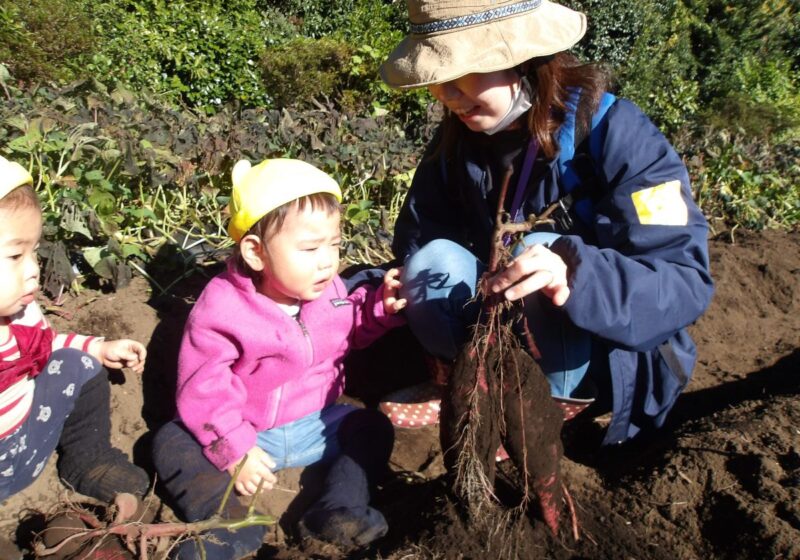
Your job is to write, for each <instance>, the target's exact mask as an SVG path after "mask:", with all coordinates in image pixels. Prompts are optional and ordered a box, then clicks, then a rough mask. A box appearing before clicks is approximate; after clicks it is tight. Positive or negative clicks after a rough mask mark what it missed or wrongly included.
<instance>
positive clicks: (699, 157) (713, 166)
mask: <svg viewBox="0 0 800 560" xmlns="http://www.w3.org/2000/svg"><path fill="white" fill-rule="evenodd" d="M683 132H684V133H683V134H678V135H677V136H676V140H675V147H676V149H678V151H679V152H681V153H682V154H684V157H685V159H686V162H687V167H688V169H689V174H690V175H691V178H692V184H693V186H694V191H695V196H696V197H697V200H698V203H699V204H700V206H701V208H702V209H703V212H704V213H705V214H706V216H708V217H709V218H710V219H711V221H712V223H715V222H716V223H722V224H723V225H724V227H726V228H734V227H739V226H741V227H746V228H750V229H756V230H758V229H762V228H768V227H784V228H791V227H797V225H798V224H800V144H798V143H797V142H796V141H792V140H788V141H784V142H771V141H769V140H767V139H765V138H759V137H757V136H753V135H750V134H747V133H744V132H742V131H739V132H733V133H732V132H730V129H729V127H728V126H726V127H724V128H716V127H713V126H704V127H702V128H699V129H697V130H696V131H694V132H688V131H686V130H685V131H683Z"/></svg>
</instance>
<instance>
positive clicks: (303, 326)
mask: <svg viewBox="0 0 800 560" xmlns="http://www.w3.org/2000/svg"><path fill="white" fill-rule="evenodd" d="M296 320H297V324H298V325H300V330H302V331H303V338H305V339H306V346H307V347H308V353H309V356H310V360H309V362H308V365H309V366H310V365H312V364H313V363H314V346H313V345H312V344H311V335H309V334H308V329H307V328H306V324H305V323H304V322H303V320H302V319H301V318H300V314H299V313H298V314H297V318H296Z"/></svg>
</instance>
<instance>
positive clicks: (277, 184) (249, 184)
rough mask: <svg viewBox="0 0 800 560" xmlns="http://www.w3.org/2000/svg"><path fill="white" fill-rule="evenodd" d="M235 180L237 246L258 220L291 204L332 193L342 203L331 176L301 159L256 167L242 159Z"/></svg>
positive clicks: (230, 225)
mask: <svg viewBox="0 0 800 560" xmlns="http://www.w3.org/2000/svg"><path fill="white" fill-rule="evenodd" d="M232 179H233V193H232V194H231V201H230V204H229V205H228V208H229V209H230V213H231V221H230V223H228V234H229V235H230V236H231V237H232V238H233V240H234V241H236V242H237V243H238V242H239V240H241V239H242V237H244V235H245V233H247V231H248V230H249V229H250V228H251V227H253V225H254V224H255V223H256V222H258V220H260V219H261V218H263V217H264V216H265V215H267V213H269V212H271V211H272V210H274V209H275V208H278V207H279V206H282V205H284V204H286V203H287V202H291V201H292V200H297V199H298V198H301V197H304V196H308V195H310V194H314V193H330V194H332V195H333V196H335V197H336V200H338V201H339V202H341V201H342V191H341V189H339V185H338V184H337V183H336V181H334V180H333V178H332V177H331V176H330V175H328V174H327V173H325V172H323V171H320V170H319V169H317V168H316V167H314V166H313V165H311V164H309V163H306V162H304V161H300V160H297V159H288V158H284V159H267V160H264V161H262V162H261V163H259V164H258V165H256V166H251V164H250V162H249V161H247V160H241V161H239V162H237V163H236V165H234V166H233V173H232Z"/></svg>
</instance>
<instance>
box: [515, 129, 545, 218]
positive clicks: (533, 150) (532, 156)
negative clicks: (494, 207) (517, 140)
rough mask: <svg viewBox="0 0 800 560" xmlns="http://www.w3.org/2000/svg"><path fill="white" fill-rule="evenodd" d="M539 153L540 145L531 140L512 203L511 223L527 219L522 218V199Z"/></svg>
mask: <svg viewBox="0 0 800 560" xmlns="http://www.w3.org/2000/svg"><path fill="white" fill-rule="evenodd" d="M538 152H539V143H538V142H537V141H536V140H535V139H534V138H531V141H530V142H528V151H527V152H525V161H524V162H523V163H522V173H520V175H519V180H518V181H517V190H516V191H514V201H513V202H512V203H511V212H509V214H510V215H511V221H513V222H521V221H522V220H524V219H525V218H524V217H523V216H522V211H521V210H522V197H523V195H524V194H525V188H526V187H527V186H528V179H530V178H531V171H532V170H533V162H534V161H536V154H537V153H538Z"/></svg>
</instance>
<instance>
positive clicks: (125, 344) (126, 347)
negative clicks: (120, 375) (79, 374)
mask: <svg viewBox="0 0 800 560" xmlns="http://www.w3.org/2000/svg"><path fill="white" fill-rule="evenodd" d="M93 346H94V347H93V348H92V347H90V349H89V351H90V353H91V354H92V355H93V356H94V357H95V358H97V359H98V360H99V361H100V362H101V363H102V364H103V365H104V366H105V367H109V368H114V369H119V368H123V367H127V368H131V370H133V372H134V373H142V371H144V360H145V358H146V357H147V350H145V347H144V345H143V344H142V343H140V342H136V341H135V340H129V339H127V338H123V339H120V340H101V341H98V342H96V343H95V344H94V345H93Z"/></svg>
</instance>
